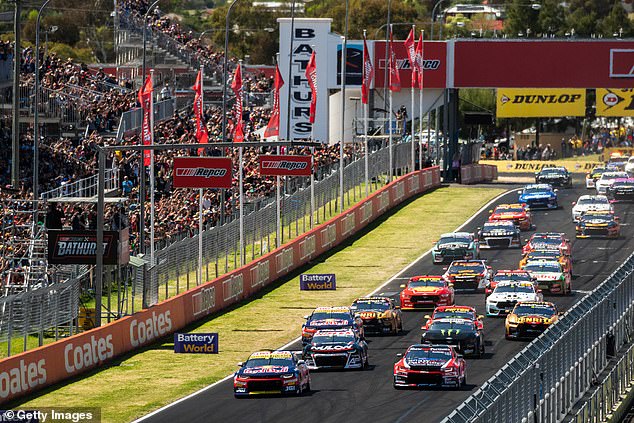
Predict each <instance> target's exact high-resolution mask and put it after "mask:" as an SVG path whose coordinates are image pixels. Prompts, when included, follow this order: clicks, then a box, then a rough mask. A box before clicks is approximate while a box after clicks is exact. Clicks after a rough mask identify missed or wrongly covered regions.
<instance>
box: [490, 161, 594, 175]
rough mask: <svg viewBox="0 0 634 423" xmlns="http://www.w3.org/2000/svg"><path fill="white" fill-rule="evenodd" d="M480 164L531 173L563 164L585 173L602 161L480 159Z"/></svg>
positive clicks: (575, 171) (502, 170)
mask: <svg viewBox="0 0 634 423" xmlns="http://www.w3.org/2000/svg"><path fill="white" fill-rule="evenodd" d="M480 164H487V165H491V166H496V167H497V169H498V172H500V173H505V172H507V173H533V172H539V171H540V170H542V169H543V168H545V167H554V166H563V167H565V168H566V169H568V171H569V172H572V173H586V172H589V171H591V170H592V169H594V168H595V167H597V166H600V165H601V164H602V162H583V161H578V162H574V161H540V160H480Z"/></svg>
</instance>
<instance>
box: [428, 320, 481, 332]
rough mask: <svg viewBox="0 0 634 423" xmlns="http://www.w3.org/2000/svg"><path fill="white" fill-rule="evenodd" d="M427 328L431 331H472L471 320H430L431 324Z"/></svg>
mask: <svg viewBox="0 0 634 423" xmlns="http://www.w3.org/2000/svg"><path fill="white" fill-rule="evenodd" d="M429 330H431V331H448V330H451V331H452V332H451V333H459V332H458V331H463V332H465V331H473V330H474V327H473V322H471V321H466V320H463V321H451V322H449V321H446V320H445V321H442V320H440V321H436V322H432V324H431V326H429Z"/></svg>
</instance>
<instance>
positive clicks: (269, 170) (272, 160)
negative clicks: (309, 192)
mask: <svg viewBox="0 0 634 423" xmlns="http://www.w3.org/2000/svg"><path fill="white" fill-rule="evenodd" d="M311 162H312V157H311V156H260V174H261V175H275V176H310V172H311Z"/></svg>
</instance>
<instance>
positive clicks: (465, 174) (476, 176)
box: [460, 164, 498, 184]
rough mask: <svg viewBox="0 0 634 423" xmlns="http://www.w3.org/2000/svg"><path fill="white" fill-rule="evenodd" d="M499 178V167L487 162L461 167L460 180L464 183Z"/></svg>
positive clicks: (489, 180)
mask: <svg viewBox="0 0 634 423" xmlns="http://www.w3.org/2000/svg"><path fill="white" fill-rule="evenodd" d="M497 178H498V168H497V167H496V166H491V165H486V164H471V165H466V166H461V167H460V182H461V183H462V184H476V183H478V182H491V181H494V180H496V179H497Z"/></svg>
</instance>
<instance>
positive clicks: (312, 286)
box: [299, 273, 337, 291]
mask: <svg viewBox="0 0 634 423" xmlns="http://www.w3.org/2000/svg"><path fill="white" fill-rule="evenodd" d="M299 289H300V290H302V291H334V290H336V289H337V280H336V278H335V275H334V273H329V274H322V275H309V274H306V273H303V274H301V275H300V276H299Z"/></svg>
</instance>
